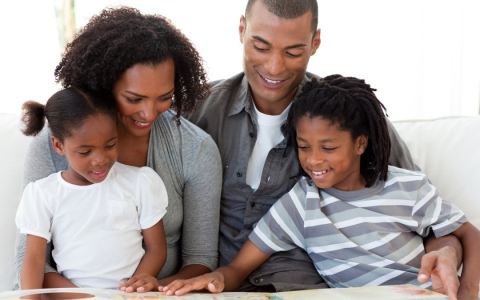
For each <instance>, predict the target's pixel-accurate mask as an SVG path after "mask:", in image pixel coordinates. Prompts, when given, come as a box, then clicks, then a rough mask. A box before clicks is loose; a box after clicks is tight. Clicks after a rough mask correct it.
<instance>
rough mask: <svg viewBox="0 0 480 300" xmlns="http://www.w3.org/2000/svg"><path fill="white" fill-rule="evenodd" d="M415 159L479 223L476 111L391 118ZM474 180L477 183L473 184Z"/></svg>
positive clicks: (5, 247) (1, 279)
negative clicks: (421, 118) (432, 117)
mask: <svg viewBox="0 0 480 300" xmlns="http://www.w3.org/2000/svg"><path fill="white" fill-rule="evenodd" d="M19 124H20V122H19V116H16V115H10V114H0V138H1V140H2V146H1V147H0V166H1V167H2V171H3V172H2V174H0V201H1V210H0V232H1V240H0V270H1V272H0V291H4V290H9V289H11V288H12V286H13V276H14V249H15V241H16V227H15V223H14V217H15V211H16V207H17V204H18V201H19V199H20V196H21V192H22V174H23V160H24V156H25V152H26V147H27V144H28V141H29V140H28V138H26V137H24V136H23V135H22V134H21V132H20V125H19ZM395 126H396V128H397V129H398V131H399V133H400V135H401V136H402V137H403V139H404V140H405V141H406V143H407V145H408V146H409V148H410V150H411V152H412V155H413V157H414V159H415V161H416V162H417V164H418V165H419V166H420V167H421V168H422V170H424V172H426V173H427V174H428V175H429V177H430V179H431V181H432V182H433V183H434V184H435V185H437V186H438V188H439V190H440V193H441V195H442V196H443V198H445V199H448V200H450V201H452V202H454V203H455V204H457V205H458V206H459V207H460V208H462V209H463V210H464V211H465V212H466V213H467V215H468V216H469V218H470V220H471V222H472V223H474V224H475V225H476V226H477V227H479V226H480V199H477V198H480V193H479V192H478V191H479V186H480V175H479V170H480V154H475V153H478V152H477V151H478V149H479V148H480V136H479V135H477V134H479V133H480V116H479V117H450V118H443V119H437V120H426V121H401V122H395ZM477 184H478V185H479V186H477Z"/></svg>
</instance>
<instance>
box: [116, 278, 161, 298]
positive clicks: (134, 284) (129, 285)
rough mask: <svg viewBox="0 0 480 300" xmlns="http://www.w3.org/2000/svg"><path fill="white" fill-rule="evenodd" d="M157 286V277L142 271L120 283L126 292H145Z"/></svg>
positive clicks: (121, 288)
mask: <svg viewBox="0 0 480 300" xmlns="http://www.w3.org/2000/svg"><path fill="white" fill-rule="evenodd" d="M157 286H158V281H157V278H155V277H153V276H152V275H150V274H146V273H142V274H136V275H134V276H132V277H131V278H130V279H128V280H126V281H122V282H121V283H120V290H122V291H124V292H126V293H133V292H138V293H144V292H149V291H151V290H153V289H156V288H157Z"/></svg>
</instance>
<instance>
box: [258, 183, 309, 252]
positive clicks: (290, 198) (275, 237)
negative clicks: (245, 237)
mask: <svg viewBox="0 0 480 300" xmlns="http://www.w3.org/2000/svg"><path fill="white" fill-rule="evenodd" d="M305 197H306V193H305V190H304V189H303V188H302V187H301V186H300V184H299V183H297V184H296V185H295V186H294V187H293V188H292V190H290V192H288V193H287V194H285V195H283V196H282V197H281V198H280V199H279V200H278V201H277V202H276V203H275V204H274V205H273V206H272V207H271V208H270V210H269V211H268V212H267V213H266V214H265V215H264V216H263V217H262V219H260V221H259V222H258V223H257V225H256V226H255V228H254V230H253V231H252V232H251V233H250V235H249V239H250V241H252V242H253V243H254V244H255V246H257V247H258V248H259V249H260V250H262V251H263V252H265V253H274V252H279V251H287V250H291V249H293V248H297V247H300V248H303V249H304V248H305V247H304V235H303V228H304V221H303V217H302V216H304V215H305V208H304V203H305ZM302 200H303V201H302Z"/></svg>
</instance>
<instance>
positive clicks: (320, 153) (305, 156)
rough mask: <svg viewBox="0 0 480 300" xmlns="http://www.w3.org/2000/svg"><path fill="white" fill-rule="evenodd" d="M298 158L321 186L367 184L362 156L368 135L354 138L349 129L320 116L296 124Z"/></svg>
mask: <svg viewBox="0 0 480 300" xmlns="http://www.w3.org/2000/svg"><path fill="white" fill-rule="evenodd" d="M296 133H297V144H298V159H299V161H300V165H301V166H302V168H303V170H304V171H305V172H306V173H307V174H308V176H310V178H312V180H313V182H314V183H315V185H316V186H317V187H318V188H332V187H333V188H336V189H338V190H342V191H351V190H358V189H361V188H364V187H365V181H364V179H363V177H362V176H361V174H360V156H361V155H362V153H363V152H364V151H365V148H366V147H367V138H366V136H359V137H358V138H356V139H355V140H353V139H352V135H351V134H350V132H349V131H345V130H341V129H340V128H339V126H338V124H335V123H332V122H331V121H329V120H326V119H323V118H321V117H307V116H303V117H301V118H300V119H299V120H298V122H297V127H296Z"/></svg>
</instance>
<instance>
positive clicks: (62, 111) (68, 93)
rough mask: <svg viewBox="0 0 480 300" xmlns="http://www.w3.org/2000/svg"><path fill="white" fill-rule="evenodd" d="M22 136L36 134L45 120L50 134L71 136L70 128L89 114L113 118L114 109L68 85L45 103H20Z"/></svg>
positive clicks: (63, 137) (60, 137)
mask: <svg viewBox="0 0 480 300" xmlns="http://www.w3.org/2000/svg"><path fill="white" fill-rule="evenodd" d="M22 110H23V113H22V121H23V123H24V125H25V127H24V129H23V130H22V132H23V133H24V134H25V135H28V136H31V135H37V134H38V133H39V132H40V131H41V130H42V128H43V127H44V126H45V118H46V119H47V121H48V127H49V128H50V130H51V132H52V135H53V136H54V137H56V138H57V139H59V140H60V141H61V142H63V141H64V140H65V138H67V137H69V136H70V135H71V130H72V129H74V128H78V127H80V126H81V125H82V123H83V121H84V120H85V119H86V118H88V117H89V116H91V115H94V114H97V113H104V114H107V115H109V116H111V117H112V118H113V119H115V116H116V109H115V106H114V105H112V104H111V103H108V102H106V101H104V100H102V99H100V98H96V97H93V96H90V95H89V94H87V93H85V92H82V91H80V90H79V89H76V88H73V87H70V88H66V89H63V90H60V91H58V92H56V93H55V94H53V95H52V96H51V97H50V98H49V99H48V101H47V103H46V104H45V105H43V104H40V103H38V102H35V101H27V102H25V103H24V104H23V106H22Z"/></svg>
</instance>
